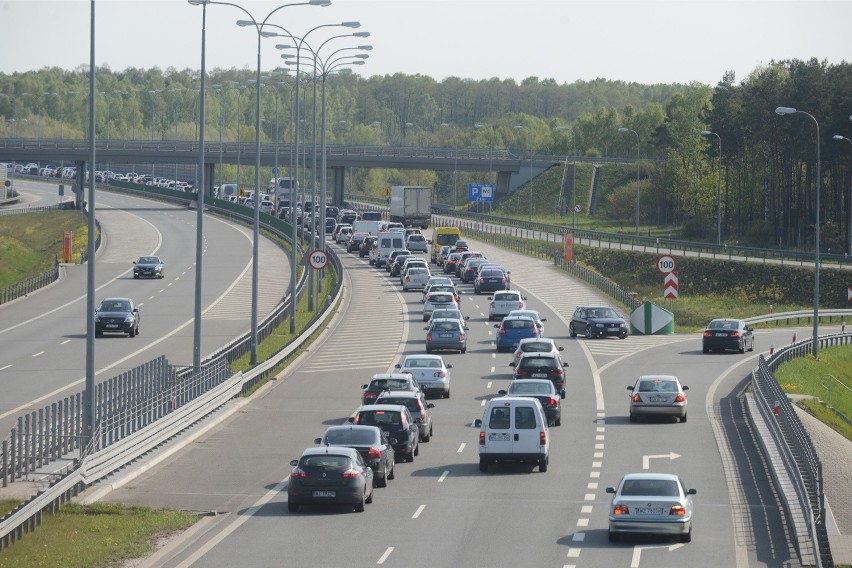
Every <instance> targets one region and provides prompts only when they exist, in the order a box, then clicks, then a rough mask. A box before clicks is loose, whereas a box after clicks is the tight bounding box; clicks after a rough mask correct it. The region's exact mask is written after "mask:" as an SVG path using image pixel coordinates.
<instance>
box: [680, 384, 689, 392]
mask: <svg viewBox="0 0 852 568" xmlns="http://www.w3.org/2000/svg"><path fill="white" fill-rule="evenodd" d="M681 388H682V389H683V390H685V391H688V390H689V387H688V386H686V385H683V386H682V387H681Z"/></svg>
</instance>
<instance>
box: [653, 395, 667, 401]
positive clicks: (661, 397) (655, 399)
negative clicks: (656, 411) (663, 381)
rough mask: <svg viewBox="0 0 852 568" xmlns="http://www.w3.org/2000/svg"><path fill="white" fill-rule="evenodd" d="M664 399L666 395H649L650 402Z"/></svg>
mask: <svg viewBox="0 0 852 568" xmlns="http://www.w3.org/2000/svg"><path fill="white" fill-rule="evenodd" d="M665 401H666V397H664V396H652V397H651V402H665Z"/></svg>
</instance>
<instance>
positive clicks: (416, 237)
mask: <svg viewBox="0 0 852 568" xmlns="http://www.w3.org/2000/svg"><path fill="white" fill-rule="evenodd" d="M408 240H409V241H425V240H426V239H424V238H423V235H411V236H410V237H408Z"/></svg>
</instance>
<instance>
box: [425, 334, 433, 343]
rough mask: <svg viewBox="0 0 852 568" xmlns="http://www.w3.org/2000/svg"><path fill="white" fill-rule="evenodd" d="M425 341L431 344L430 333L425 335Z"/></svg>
mask: <svg viewBox="0 0 852 568" xmlns="http://www.w3.org/2000/svg"><path fill="white" fill-rule="evenodd" d="M426 341H427V342H429V343H431V342H432V334H431V333H427V334H426Z"/></svg>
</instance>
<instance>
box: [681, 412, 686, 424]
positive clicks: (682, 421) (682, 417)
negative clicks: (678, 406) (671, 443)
mask: <svg viewBox="0 0 852 568" xmlns="http://www.w3.org/2000/svg"><path fill="white" fill-rule="evenodd" d="M684 422H686V414H684V415H683V416H681V417H680V423H681V424H683V423H684Z"/></svg>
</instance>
